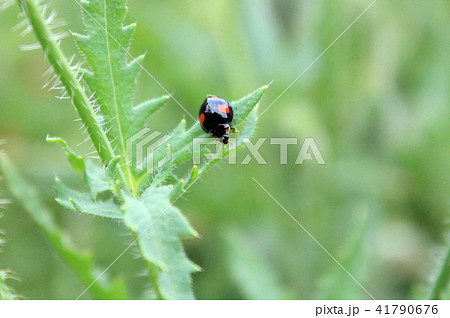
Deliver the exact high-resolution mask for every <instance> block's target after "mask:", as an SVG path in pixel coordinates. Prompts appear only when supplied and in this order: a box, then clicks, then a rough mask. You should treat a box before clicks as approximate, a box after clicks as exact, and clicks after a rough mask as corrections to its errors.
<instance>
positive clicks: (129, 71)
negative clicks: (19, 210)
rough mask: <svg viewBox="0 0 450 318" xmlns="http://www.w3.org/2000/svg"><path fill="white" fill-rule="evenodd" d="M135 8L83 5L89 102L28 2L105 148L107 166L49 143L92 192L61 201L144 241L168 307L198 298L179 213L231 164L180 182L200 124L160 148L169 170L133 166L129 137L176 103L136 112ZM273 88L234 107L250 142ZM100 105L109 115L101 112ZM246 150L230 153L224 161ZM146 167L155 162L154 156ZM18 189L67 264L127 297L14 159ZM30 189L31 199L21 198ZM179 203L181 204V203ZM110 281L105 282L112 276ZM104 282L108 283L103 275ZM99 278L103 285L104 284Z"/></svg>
mask: <svg viewBox="0 0 450 318" xmlns="http://www.w3.org/2000/svg"><path fill="white" fill-rule="evenodd" d="M125 3H126V1H125V0H113V1H105V0H90V1H83V2H82V7H83V21H84V26H85V29H86V35H80V34H74V37H75V39H76V42H77V44H78V46H79V48H80V49H81V51H82V52H83V53H84V56H85V58H86V60H87V62H88V64H89V69H83V70H82V74H83V77H82V78H83V80H84V81H85V83H86V84H87V88H88V89H89V91H90V92H91V93H92V95H93V96H94V97H95V101H93V100H92V99H91V98H87V96H86V94H85V91H87V89H85V87H83V86H82V85H83V83H84V82H83V81H79V80H78V78H77V77H76V74H75V73H74V68H73V67H71V66H70V65H69V63H68V62H67V59H66V58H65V56H64V54H63V53H62V51H61V49H60V47H59V45H58V42H57V40H56V39H55V37H54V35H53V34H52V32H51V31H50V30H51V26H49V25H47V24H46V23H47V22H48V21H49V19H46V17H45V16H44V15H43V11H44V10H43V9H42V8H41V7H40V6H39V5H37V4H36V2H34V1H32V0H24V1H21V2H20V4H21V7H22V10H23V11H24V13H25V14H26V16H27V18H28V19H29V21H30V24H31V25H32V26H33V28H34V31H35V33H36V36H37V38H38V40H39V42H40V44H41V45H42V47H43V48H44V51H45V52H46V55H47V57H48V60H49V62H50V64H51V65H52V67H53V69H54V71H55V73H56V74H57V77H58V78H59V79H60V80H61V83H62V84H63V85H64V87H65V90H66V92H67V93H68V95H69V97H71V99H72V102H73V104H74V105H75V108H76V109H77V111H78V113H79V115H80V117H81V120H82V122H83V124H84V125H85V126H86V128H87V131H88V133H89V136H90V138H91V140H92V142H93V144H94V145H95V146H96V150H97V152H98V154H99V156H100V158H101V161H102V165H98V164H97V163H94V162H93V161H91V160H87V159H85V158H84V157H82V156H79V155H77V154H75V153H74V152H73V151H72V150H71V149H70V148H69V146H68V145H67V143H66V141H64V140H63V139H61V138H59V137H47V141H48V142H51V143H56V144H59V145H61V146H62V147H63V149H64V151H65V153H66V156H67V158H68V161H69V163H70V165H71V167H72V168H73V169H74V170H75V171H77V172H80V173H83V175H84V183H85V185H86V187H87V189H88V190H87V191H86V190H85V191H77V190H74V189H71V188H69V187H68V186H66V185H64V184H63V182H62V181H61V180H60V179H59V178H56V181H55V192H56V200H57V202H58V203H59V204H60V205H61V206H63V207H64V208H66V209H69V210H72V211H76V212H79V213H83V214H88V215H92V216H99V217H105V218H109V219H115V220H124V223H125V225H126V226H127V227H128V228H129V230H130V231H131V232H132V233H133V235H134V236H135V238H136V239H135V240H136V241H137V242H138V246H139V251H140V253H141V255H142V256H143V259H144V262H145V265H146V268H147V270H148V276H149V279H150V282H151V284H152V287H153V290H154V291H155V292H156V296H157V297H158V298H159V299H193V298H194V294H193V291H192V277H191V275H192V273H194V272H196V271H198V270H199V267H198V266H197V265H195V264H194V263H193V262H191V261H190V260H189V259H188V257H187V255H186V253H185V252H184V250H183V245H182V242H181V240H182V239H185V238H190V237H198V234H197V232H196V231H195V230H194V229H193V228H192V227H191V225H190V224H189V222H188V220H187V219H186V218H185V217H184V216H183V214H182V213H181V212H180V211H179V210H178V209H177V208H175V207H174V206H173V204H174V203H175V201H176V200H177V199H178V198H179V196H180V195H181V194H182V193H184V192H185V191H186V190H187V189H188V188H189V187H190V186H191V185H192V184H193V183H194V182H195V181H196V180H197V178H198V177H199V176H201V175H202V174H203V173H204V172H206V171H207V169H208V168H209V167H211V166H213V165H214V164H215V163H217V162H218V161H219V160H220V159H221V158H219V157H217V158H212V159H209V160H207V161H206V162H205V163H204V164H203V166H201V167H200V168H197V166H194V167H193V168H192V170H191V171H190V173H189V174H188V177H187V178H186V180H184V179H179V178H178V177H177V176H175V175H174V169H175V166H176V165H178V164H180V163H182V162H184V161H186V160H189V159H192V157H193V154H192V148H193V139H194V138H196V137H207V136H206V135H205V133H204V132H203V131H202V129H201V127H200V126H199V124H198V123H195V124H194V125H193V126H192V127H191V128H189V129H188V130H186V123H185V121H184V120H182V121H181V122H180V123H179V124H178V125H177V126H176V128H175V130H174V131H173V132H172V138H171V140H170V143H166V144H164V145H162V146H161V147H160V148H158V149H157V151H156V152H155V158H162V157H163V156H164V155H166V154H167V153H170V154H171V159H170V160H169V162H168V163H166V164H164V165H162V166H161V167H159V166H155V167H153V169H152V170H151V171H152V172H151V173H148V172H144V171H138V170H137V169H135V168H134V167H133V166H132V164H133V162H134V160H135V157H134V155H133V156H132V157H131V158H130V157H128V156H129V151H130V149H127V139H128V138H129V137H131V136H132V135H134V134H135V133H138V132H140V131H141V130H142V129H144V128H145V123H146V120H147V118H148V117H149V116H151V115H153V114H154V113H155V112H156V111H157V110H158V109H160V108H161V107H162V106H163V104H164V103H165V101H167V99H168V96H162V97H159V98H155V99H150V100H148V101H146V102H143V103H141V104H139V105H137V106H134V102H133V100H134V91H135V86H136V81H137V75H138V72H139V68H140V65H141V61H142V59H143V56H139V57H138V58H136V59H132V60H130V59H129V54H128V53H127V51H126V50H128V49H129V46H130V43H131V38H132V35H133V32H134V29H135V25H134V24H132V25H124V19H125V14H126V11H127V8H126V5H125ZM266 89H267V86H263V87H261V88H259V89H257V90H256V91H255V92H253V93H251V94H250V95H248V96H247V97H244V98H242V99H241V100H238V101H236V102H233V103H232V106H233V108H234V110H235V124H236V125H237V128H238V129H239V130H241V131H242V134H241V135H238V141H237V143H236V147H239V146H241V145H242V144H243V141H242V138H243V137H249V136H250V135H251V134H252V133H253V131H254V127H255V125H254V121H255V120H256V116H257V113H256V111H257V107H256V106H257V104H258V102H259V100H260V99H261V97H262V95H263V93H264V91H265V90H266ZM97 106H99V109H96V108H97ZM230 149H231V150H232V151H236V149H235V148H233V147H230V148H227V147H223V152H222V153H223V154H228V153H229V152H230ZM144 160H146V158H144ZM2 165H3V166H4V168H5V169H7V170H9V172H8V176H7V177H8V183H9V185H10V187H11V189H12V192H13V193H14V194H15V195H16V197H18V199H19V200H20V201H21V202H22V203H23V205H24V206H25V208H26V210H27V211H28V212H29V213H30V215H31V216H32V218H33V219H34V220H35V222H37V223H38V224H39V226H40V227H41V228H42V229H43V231H44V232H45V233H46V235H47V236H48V237H49V239H50V240H51V242H52V243H53V245H54V246H55V248H56V250H57V251H58V252H59V253H60V254H61V256H62V257H63V259H64V260H65V261H66V262H67V263H68V264H69V265H70V266H71V267H72V268H73V269H74V271H75V272H76V273H77V274H78V275H79V276H80V278H81V279H82V280H83V281H84V282H85V283H86V284H88V285H89V286H90V284H91V283H93V282H94V281H95V283H94V284H93V285H92V287H90V288H92V290H93V293H94V295H95V296H96V297H98V298H102V299H105V298H124V297H126V293H125V292H124V289H123V285H122V284H121V283H120V282H119V283H112V284H109V285H102V284H101V283H100V280H99V281H97V280H96V278H97V277H95V276H94V274H93V270H92V267H93V264H92V259H91V258H90V257H89V256H86V255H84V254H83V255H82V254H79V253H77V252H75V251H74V250H73V249H72V248H71V247H70V246H68V245H67V244H66V242H65V241H63V240H62V236H61V234H60V230H59V226H58V225H57V224H56V223H55V221H54V220H53V217H52V214H51V213H50V212H49V211H48V210H47V209H46V207H44V206H43V205H42V203H41V202H40V201H39V199H38V197H37V195H36V193H35V192H34V191H33V190H32V189H31V187H29V186H28V185H27V184H26V182H25V181H23V180H22V179H21V178H20V177H19V175H18V174H17V173H16V172H15V171H14V169H13V168H12V166H11V164H10V163H9V162H8V161H7V160H4V161H2ZM21 188H23V189H24V191H22V192H21V191H20V189H21ZM171 199H173V200H174V201H172V203H171V201H170V200H171ZM102 275H103V274H102ZM100 276H101V275H100ZM100 276H99V277H100Z"/></svg>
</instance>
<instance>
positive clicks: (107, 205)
mask: <svg viewBox="0 0 450 318" xmlns="http://www.w3.org/2000/svg"><path fill="white" fill-rule="evenodd" d="M55 191H56V201H58V203H59V204H61V205H62V206H64V207H65V208H67V209H69V210H72V211H77V212H80V213H84V214H90V215H94V216H100V217H107V218H111V219H122V218H123V217H122V214H121V212H120V209H119V207H118V206H117V205H116V204H115V203H114V202H113V201H112V200H108V201H95V200H93V199H92V198H91V197H90V196H89V194H87V193H82V192H78V191H75V190H72V189H70V188H68V187H66V186H65V185H64V184H63V183H62V182H61V180H59V179H58V178H56V179H55Z"/></svg>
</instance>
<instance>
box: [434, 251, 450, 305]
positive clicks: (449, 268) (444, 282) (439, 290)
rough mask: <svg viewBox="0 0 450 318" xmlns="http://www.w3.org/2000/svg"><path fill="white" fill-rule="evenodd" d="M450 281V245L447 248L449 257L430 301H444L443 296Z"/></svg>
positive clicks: (444, 263)
mask: <svg viewBox="0 0 450 318" xmlns="http://www.w3.org/2000/svg"><path fill="white" fill-rule="evenodd" d="M449 279H450V244H449V245H448V246H447V255H445V258H444V262H443V263H442V268H441V269H440V271H439V274H438V276H437V278H436V281H435V283H434V286H433V288H432V290H431V294H430V299H433V300H437V299H442V294H443V293H444V291H445V290H446V288H447V286H448V284H449Z"/></svg>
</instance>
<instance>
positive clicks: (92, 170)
mask: <svg viewBox="0 0 450 318" xmlns="http://www.w3.org/2000/svg"><path fill="white" fill-rule="evenodd" d="M47 142H49V143H57V144H59V145H61V146H62V147H63V148H64V150H65V151H66V155H67V159H68V160H69V163H70V165H71V166H72V168H73V169H74V170H75V171H78V172H82V173H83V174H84V179H85V182H86V184H87V185H88V186H89V189H90V190H91V193H92V196H93V197H94V198H95V197H97V195H98V194H99V193H102V192H105V191H109V190H111V186H110V184H109V182H108V181H107V180H106V176H105V171H104V170H103V168H102V167H99V166H98V165H96V164H95V163H94V162H93V161H91V160H85V159H84V158H83V157H81V156H77V155H76V154H75V153H74V152H73V151H72V150H71V149H70V148H69V146H68V145H67V142H66V141H65V140H63V139H61V138H59V137H49V136H47ZM112 161H114V159H113V160H112ZM116 164H117V163H116Z"/></svg>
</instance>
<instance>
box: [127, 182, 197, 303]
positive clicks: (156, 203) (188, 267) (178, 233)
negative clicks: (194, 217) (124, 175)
mask: <svg viewBox="0 0 450 318" xmlns="http://www.w3.org/2000/svg"><path fill="white" fill-rule="evenodd" d="M170 192H171V189H170V188H168V187H159V188H157V189H151V188H149V189H147V190H146V191H145V192H144V193H143V194H142V196H141V197H140V198H139V199H135V198H133V197H131V196H128V195H126V194H124V200H125V204H124V205H123V211H124V218H125V223H126V224H127V225H128V227H130V228H131V229H132V230H133V232H134V233H135V234H136V236H137V241H138V244H139V249H140V251H141V254H142V256H143V257H144V258H145V260H146V261H148V262H149V263H150V264H151V265H153V266H152V268H154V270H155V271H156V272H157V279H156V281H155V282H154V287H155V289H156V290H157V293H158V294H159V297H160V298H163V299H193V298H194V295H193V293H192V288H191V286H192V280H191V274H192V273H193V272H195V271H198V270H199V267H198V266H197V265H195V264H194V263H192V262H191V261H190V260H189V259H188V258H187V256H186V254H185V252H184V250H183V246H182V245H181V239H182V238H189V237H197V236H198V234H197V232H196V231H195V230H194V229H193V228H192V227H191V226H190V224H189V222H188V220H187V219H186V218H185V217H184V216H183V215H182V214H181V212H180V211H179V210H178V209H177V208H175V207H174V206H173V205H172V204H171V203H170V200H169V199H170Z"/></svg>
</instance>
